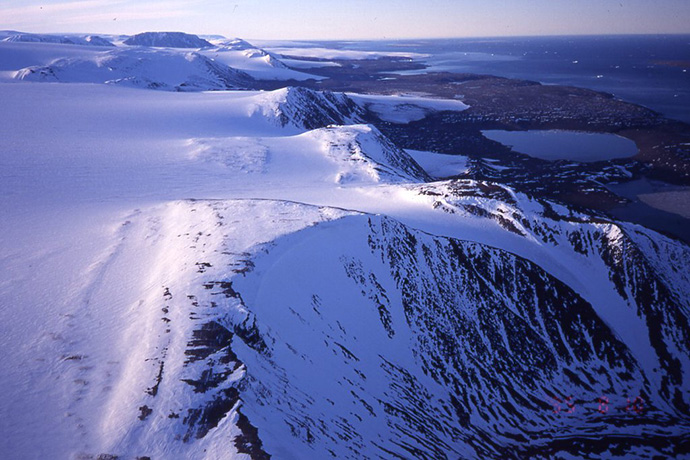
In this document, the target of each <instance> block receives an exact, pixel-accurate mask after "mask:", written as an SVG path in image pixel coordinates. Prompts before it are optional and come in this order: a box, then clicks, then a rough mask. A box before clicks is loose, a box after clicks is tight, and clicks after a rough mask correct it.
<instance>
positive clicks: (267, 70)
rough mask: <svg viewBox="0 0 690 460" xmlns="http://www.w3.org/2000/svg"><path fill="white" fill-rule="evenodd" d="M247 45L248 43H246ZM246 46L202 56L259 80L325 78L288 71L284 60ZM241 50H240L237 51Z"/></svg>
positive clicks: (211, 52) (214, 50)
mask: <svg viewBox="0 0 690 460" xmlns="http://www.w3.org/2000/svg"><path fill="white" fill-rule="evenodd" d="M244 43H246V42H244ZM246 44H247V45H249V47H245V46H229V47H219V48H216V49H210V50H205V51H203V52H202V54H203V55H204V56H206V57H208V58H210V59H212V60H213V61H215V62H219V63H222V64H225V65H227V66H229V67H232V68H235V69H239V70H242V71H244V72H246V73H248V74H249V75H251V76H252V77H254V78H256V79H259V80H297V81H304V80H310V79H311V80H322V79H323V78H324V77H320V76H316V75H309V74H308V73H304V72H299V71H296V70H292V69H288V68H287V67H286V66H285V64H284V63H283V62H282V60H279V59H278V58H276V57H275V56H273V55H271V54H269V53H267V52H265V51H264V50H261V49H258V48H253V47H251V45H250V44H249V43H246ZM236 48H240V49H236Z"/></svg>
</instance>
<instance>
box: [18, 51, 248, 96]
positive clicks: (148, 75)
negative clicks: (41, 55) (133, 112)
mask: <svg viewBox="0 0 690 460" xmlns="http://www.w3.org/2000/svg"><path fill="white" fill-rule="evenodd" d="M16 78H18V79H20V80H31V81H56V82H71V83H107V84H118V85H127V86H135V87H142V88H149V89H160V90H167V91H206V90H221V89H244V88H247V87H248V86H249V85H250V82H251V80H252V78H251V77H250V76H249V75H247V74H246V73H244V72H242V71H239V70H236V69H233V68H230V67H227V66H224V65H222V64H218V63H216V62H214V61H212V60H211V59H209V58H207V57H205V56H203V55H201V54H198V53H196V52H186V53H180V52H177V51H167V50H151V49H147V48H133V49H115V50H112V51H108V52H106V53H103V54H100V55H95V56H89V57H85V58H68V59H58V60H56V61H54V62H52V63H51V64H49V65H46V66H36V67H28V68H25V69H21V70H20V71H19V72H18V73H17V75H16Z"/></svg>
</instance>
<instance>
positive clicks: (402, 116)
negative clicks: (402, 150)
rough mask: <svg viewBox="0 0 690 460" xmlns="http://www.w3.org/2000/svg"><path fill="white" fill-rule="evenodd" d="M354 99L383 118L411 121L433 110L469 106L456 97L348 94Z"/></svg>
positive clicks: (392, 120)
mask: <svg viewBox="0 0 690 460" xmlns="http://www.w3.org/2000/svg"><path fill="white" fill-rule="evenodd" d="M348 95H349V96H350V98H351V99H352V100H354V101H355V102H357V103H359V104H360V105H362V106H364V107H367V108H368V109H369V110H371V111H372V112H374V113H376V115H378V116H379V117H380V118H381V119H382V120H384V121H390V122H392V123H401V124H405V123H409V122H411V121H417V120H422V119H424V118H426V116H427V115H429V114H430V113H433V112H440V111H446V110H448V111H456V112H461V111H463V110H467V109H468V108H469V106H468V105H467V104H464V103H463V102H461V101H458V100H454V99H435V98H429V97H423V96H416V95H409V94H399V95H387V96H384V95H369V94H348Z"/></svg>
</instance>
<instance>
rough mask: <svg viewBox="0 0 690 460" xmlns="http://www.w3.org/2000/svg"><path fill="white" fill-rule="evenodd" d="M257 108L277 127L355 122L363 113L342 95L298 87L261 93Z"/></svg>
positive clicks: (361, 118) (308, 127)
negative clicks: (273, 121)
mask: <svg viewBox="0 0 690 460" xmlns="http://www.w3.org/2000/svg"><path fill="white" fill-rule="evenodd" d="M257 110H260V111H261V113H262V115H263V116H264V117H267V118H269V119H272V120H275V122H276V123H277V124H278V125H280V126H286V125H292V126H296V127H298V128H300V129H316V128H322V127H325V126H328V125H347V124H356V123H360V122H361V121H362V120H363V116H364V111H363V110H362V108H361V107H360V106H359V105H357V104H356V103H355V102H354V101H353V100H352V99H350V98H349V97H348V96H346V95H344V94H341V93H332V92H330V91H314V90H310V89H308V88H299V87H289V88H283V89H279V90H276V91H271V92H266V93H264V95H263V97H262V98H261V101H260V102H259V103H258V105H257Z"/></svg>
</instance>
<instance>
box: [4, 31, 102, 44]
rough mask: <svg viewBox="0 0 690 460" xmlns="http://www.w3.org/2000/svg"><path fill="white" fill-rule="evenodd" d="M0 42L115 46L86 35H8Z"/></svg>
mask: <svg viewBox="0 0 690 460" xmlns="http://www.w3.org/2000/svg"><path fill="white" fill-rule="evenodd" d="M2 41H5V42H10V43H12V42H20V43H60V44H64V45H91V46H115V45H113V44H112V43H111V42H110V41H108V40H106V39H105V38H103V37H99V36H98V35H87V36H85V37H80V36H71V35H48V34H26V33H15V34H10V35H8V36H7V37H5V38H4V39H2Z"/></svg>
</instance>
